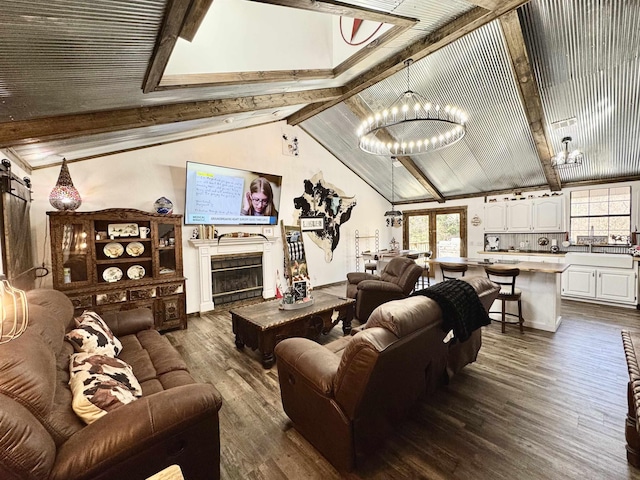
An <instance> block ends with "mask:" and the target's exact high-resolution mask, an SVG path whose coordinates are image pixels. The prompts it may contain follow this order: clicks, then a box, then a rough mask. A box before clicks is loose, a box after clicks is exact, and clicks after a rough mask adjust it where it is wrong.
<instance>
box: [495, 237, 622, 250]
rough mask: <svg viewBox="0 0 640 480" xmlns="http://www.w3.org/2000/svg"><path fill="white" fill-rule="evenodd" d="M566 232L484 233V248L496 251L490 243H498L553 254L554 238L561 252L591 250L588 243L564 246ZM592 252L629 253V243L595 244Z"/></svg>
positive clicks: (500, 246)
mask: <svg viewBox="0 0 640 480" xmlns="http://www.w3.org/2000/svg"><path fill="white" fill-rule="evenodd" d="M564 239H565V233H564V232H560V233H558V232H556V233H499V234H495V233H491V234H490V233H487V234H485V235H484V250H485V251H494V250H495V249H492V248H489V245H490V244H491V245H492V246H495V245H496V243H497V244H498V249H499V250H504V251H507V250H510V249H515V250H520V251H528V252H539V253H546V252H548V253H549V254H551V246H552V245H553V240H555V241H556V243H557V245H558V249H559V252H560V253H566V252H587V251H589V246H588V245H570V246H568V247H564V246H563V245H562V242H564ZM591 251H592V252H596V253H605V252H606V253H628V251H629V246H628V245H611V246H593V247H591Z"/></svg>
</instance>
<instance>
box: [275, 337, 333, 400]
mask: <svg viewBox="0 0 640 480" xmlns="http://www.w3.org/2000/svg"><path fill="white" fill-rule="evenodd" d="M275 355H276V358H277V363H278V373H279V374H280V373H281V372H282V373H284V372H285V370H288V371H292V372H296V373H298V374H299V375H300V377H301V378H302V379H304V381H305V382H306V383H308V384H309V386H311V387H312V388H313V389H314V390H316V391H318V392H319V393H321V394H322V395H324V396H330V395H332V394H333V379H334V377H335V374H336V372H337V371H338V366H340V358H339V357H338V356H337V355H335V354H334V353H333V352H331V351H330V350H328V349H327V348H325V347H323V346H322V345H319V344H317V343H315V342H313V341H311V340H309V339H307V338H288V339H285V340H282V341H281V342H280V343H278V345H276V348H275ZM280 380H281V381H292V379H287V378H281V379H280Z"/></svg>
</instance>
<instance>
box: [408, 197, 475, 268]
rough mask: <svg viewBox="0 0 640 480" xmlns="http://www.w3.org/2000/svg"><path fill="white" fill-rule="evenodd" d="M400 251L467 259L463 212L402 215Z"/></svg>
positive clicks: (444, 210)
mask: <svg viewBox="0 0 640 480" xmlns="http://www.w3.org/2000/svg"><path fill="white" fill-rule="evenodd" d="M403 225H404V232H403V236H402V238H403V240H404V245H403V248H408V249H410V250H419V251H422V252H427V251H431V252H432V258H437V257H465V256H466V255H467V208H466V207H457V208H437V209H431V210H416V211H413V212H405V213H404V220H403Z"/></svg>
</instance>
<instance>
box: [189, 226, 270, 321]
mask: <svg viewBox="0 0 640 480" xmlns="http://www.w3.org/2000/svg"><path fill="white" fill-rule="evenodd" d="M275 241H276V239H275V238H270V239H268V240H265V239H264V238H262V237H244V238H243V237H240V238H234V237H230V238H221V239H220V241H218V239H214V240H189V243H190V244H191V245H192V246H194V247H196V248H197V249H198V263H199V265H200V278H199V280H200V312H201V313H202V312H208V311H210V310H213V309H214V307H215V304H218V303H224V302H230V301H235V300H234V297H233V295H236V294H237V295H239V296H242V295H245V294H246V295H248V293H245V292H251V293H252V294H254V296H260V295H262V298H273V297H275V295H276V290H275V289H276V285H275V280H276V270H275V267H274V266H273V252H272V248H271V247H272V246H273V243H274V242H275ZM251 257H253V258H255V259H256V260H255V261H254V260H249V259H250V258H251ZM258 258H260V259H261V262H260V263H261V270H258V268H257V267H256V268H255V269H253V268H250V267H253V266H254V265H257V263H258V261H257V259H258ZM230 259H237V260H238V261H239V262H238V263H242V262H244V263H245V264H244V265H241V264H238V265H234V266H232V267H225V266H221V267H218V265H219V264H218V260H220V261H221V262H225V261H227V260H230ZM214 265H215V269H222V270H220V271H219V272H214V271H213V270H214ZM237 267H239V268H237ZM226 268H229V269H230V268H234V269H236V268H237V269H236V270H225V269H226ZM243 270H247V271H248V270H251V275H252V276H254V277H258V279H260V280H261V282H258V281H257V280H256V282H255V285H252V284H251V283H250V282H248V281H247V283H246V285H247V286H246V287H243V286H242V285H244V283H243V281H240V280H238V279H237V278H235V277H234V275H235V274H239V273H246V272H242V271H243ZM234 271H235V274H234V273H232V272H234ZM252 278H253V277H252ZM218 281H219V282H221V283H226V284H227V287H228V286H231V288H232V292H233V293H230V294H229V295H231V297H228V296H224V295H219V293H220V292H217V291H216V293H215V294H214V288H216V289H217V288H218V287H217V286H216V282H218ZM258 283H260V287H259V286H258ZM236 287H237V288H236ZM225 288H226V287H225ZM238 290H240V291H244V292H238ZM245 298H251V297H248V296H246V297H245ZM239 299H241V298H239Z"/></svg>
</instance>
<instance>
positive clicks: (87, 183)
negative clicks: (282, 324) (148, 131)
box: [31, 122, 401, 313]
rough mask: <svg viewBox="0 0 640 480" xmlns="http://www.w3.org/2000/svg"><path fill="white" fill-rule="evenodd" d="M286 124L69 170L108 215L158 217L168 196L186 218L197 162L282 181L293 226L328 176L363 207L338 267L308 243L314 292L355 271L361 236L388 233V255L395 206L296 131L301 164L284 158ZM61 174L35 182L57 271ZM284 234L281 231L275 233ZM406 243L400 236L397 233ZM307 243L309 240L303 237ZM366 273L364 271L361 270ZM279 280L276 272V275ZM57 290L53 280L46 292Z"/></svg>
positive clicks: (42, 242) (194, 277)
mask: <svg viewBox="0 0 640 480" xmlns="http://www.w3.org/2000/svg"><path fill="white" fill-rule="evenodd" d="M283 125H284V123H283V122H279V123H272V124H269V125H264V126H260V127H254V128H249V129H244V130H238V131H235V132H229V133H224V134H219V135H211V136H206V137H201V138H197V139H193V140H185V141H182V142H176V143H171V144H168V145H162V146H157V147H150V148H145V149H140V150H136V151H133V152H127V153H120V154H116V155H110V156H105V157H100V158H96V159H92V160H86V161H82V162H76V163H71V164H69V171H70V173H71V178H72V179H73V182H74V185H75V186H76V188H77V189H78V191H79V192H80V195H81V196H82V201H83V203H82V206H81V207H80V209H79V211H94V210H102V209H106V208H135V209H139V210H144V211H153V203H154V201H155V200H156V199H157V198H159V197H161V196H165V197H167V198H169V199H170V200H171V201H172V202H173V204H174V213H179V214H182V213H184V197H185V192H184V188H185V162H186V161H188V160H189V161H194V162H200V163H209V164H212V165H220V166H228V167H237V168H241V169H249V170H256V171H259V172H264V173H273V174H278V175H282V176H283V185H282V196H281V203H280V219H282V220H284V223H285V224H293V218H294V217H293V215H294V207H293V198H294V197H297V196H300V195H301V194H302V193H303V181H304V180H305V179H310V178H311V177H312V176H313V175H314V174H316V173H317V172H318V171H322V173H323V175H324V179H325V181H326V182H328V183H331V184H334V185H335V186H336V187H338V188H340V189H342V190H343V191H344V192H345V194H346V195H349V196H351V195H355V196H356V199H357V205H356V206H355V207H354V209H353V212H352V216H351V219H350V220H349V222H347V223H346V224H345V226H344V227H343V228H342V229H341V231H340V233H341V239H340V243H339V244H338V247H337V248H336V250H335V251H334V256H333V261H332V262H331V263H327V262H325V259H324V252H323V251H322V250H320V248H319V247H317V246H316V245H315V244H314V243H313V242H312V241H311V240H309V239H307V238H305V246H306V249H307V257H308V265H309V273H310V276H311V280H312V282H313V285H315V286H319V285H325V284H329V283H334V282H339V281H343V280H344V279H345V278H346V273H347V272H349V271H353V270H354V269H355V254H354V232H355V230H356V229H358V230H359V232H360V235H369V234H373V232H374V231H375V229H376V228H378V229H379V230H380V232H381V245H383V246H382V247H381V248H385V246H386V245H388V242H389V239H390V238H391V237H390V235H389V232H387V231H386V230H385V227H384V218H383V217H384V212H385V211H386V210H388V209H389V207H390V204H389V203H388V202H387V201H386V200H384V199H383V198H382V197H381V196H380V195H378V194H377V193H376V192H375V191H374V190H373V189H371V188H370V187H369V186H368V185H367V184H365V183H364V182H363V181H362V180H361V179H360V178H359V177H357V176H356V175H355V174H354V173H353V172H351V171H350V170H349V169H347V168H346V167H345V166H344V165H343V164H342V163H340V162H339V161H338V160H336V159H335V157H333V156H332V155H331V154H330V153H328V152H327V151H326V150H325V149H324V148H323V147H321V146H320V145H319V144H318V143H316V142H315V140H313V139H312V138H311V137H309V136H308V135H306V134H305V133H304V132H303V131H302V130H301V129H299V128H295V129H294V131H295V132H296V133H297V135H298V140H299V145H300V155H299V156H298V157H291V156H285V155H283V154H282V145H281V137H282V128H283ZM59 171H60V167H59V166H58V167H52V168H46V169H41V170H36V171H34V172H33V174H32V175H31V177H32V181H33V191H34V194H33V198H34V202H33V204H32V209H31V224H32V229H33V238H34V239H35V242H36V250H37V257H36V258H37V259H38V263H40V262H42V258H45V263H46V264H47V265H50V252H49V238H48V228H47V225H48V218H47V216H46V212H47V211H49V210H51V209H52V208H51V206H50V205H49V201H48V196H49V192H50V191H51V189H52V188H53V186H54V185H55V182H56V180H57V178H58V173H59ZM217 228H218V230H219V232H220V233H224V232H233V231H244V232H254V233H259V232H260V231H261V229H260V227H247V226H241V227H238V226H235V227H232V226H227V227H217ZM192 229H193V227H192V226H185V227H183V250H184V274H185V277H187V312H188V313H192V312H195V311H197V310H198V307H199V305H200V294H199V287H198V283H197V282H198V276H199V273H198V263H197V250H196V249H195V248H193V247H191V246H190V245H189V243H188V238H189V237H190V235H191V231H192ZM275 230H276V232H277V233H276V234H277V236H279V235H280V229H279V227H278V228H276V229H275ZM394 234H397V236H396V238H399V237H400V236H401V234H400V233H399V231H394ZM304 235H305V237H306V236H307V235H309V234H308V233H305V234H304ZM273 260H274V262H273V264H274V265H277V266H278V267H279V269H280V273H281V274H282V263H283V259H282V243H281V241H280V240H278V243H277V244H276V245H275V248H274V259H273ZM361 269H362V265H361ZM273 274H274V275H275V272H274V273H273ZM50 285H51V277H50V276H49V277H47V278H46V279H44V280H43V286H50Z"/></svg>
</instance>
